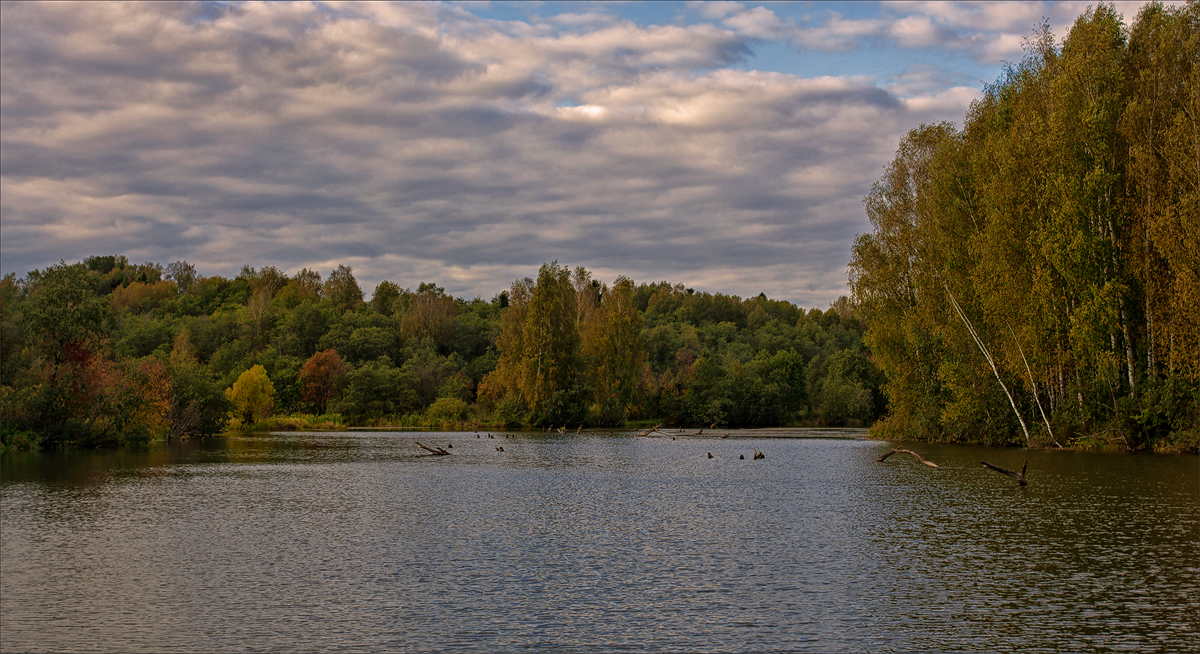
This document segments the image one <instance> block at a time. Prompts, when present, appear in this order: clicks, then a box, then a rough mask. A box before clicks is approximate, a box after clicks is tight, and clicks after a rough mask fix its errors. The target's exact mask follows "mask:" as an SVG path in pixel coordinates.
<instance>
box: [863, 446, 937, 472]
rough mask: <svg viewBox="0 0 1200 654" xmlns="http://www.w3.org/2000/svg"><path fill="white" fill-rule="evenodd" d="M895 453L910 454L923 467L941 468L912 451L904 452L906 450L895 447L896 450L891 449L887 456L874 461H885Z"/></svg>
mask: <svg viewBox="0 0 1200 654" xmlns="http://www.w3.org/2000/svg"><path fill="white" fill-rule="evenodd" d="M897 453H899V454H911V455H913V456H915V457H917V460H918V461H920V462H921V463H924V464H925V465H927V466H929V467H930V468H940V467H941V466H939V465H938V464H936V463H934V462H933V461H929V460H927V459H925V458H922V457H921V455H920V454H917V453H916V452H914V451H912V450H906V449H903V448H899V447H897V448H895V449H893V450H892V451H891V452H888V453H887V454H884V455H883V456H881V457H879V458H878V459H875V460H876V461H883V460H886V459H887V458H888V457H889V456H891V455H893V454H897Z"/></svg>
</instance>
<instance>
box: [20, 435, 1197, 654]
mask: <svg viewBox="0 0 1200 654" xmlns="http://www.w3.org/2000/svg"><path fill="white" fill-rule="evenodd" d="M846 435H847V434H846V433H836V432H811V431H794V432H787V431H780V430H768V431H754V432H734V433H733V435H732V436H731V437H729V438H727V439H722V438H719V437H718V438H710V437H708V436H707V435H705V436H700V437H696V436H694V435H690V436H689V435H678V436H676V437H675V438H671V437H661V436H659V437H646V438H637V437H632V436H625V437H619V436H616V437H608V436H599V435H591V436H589V435H586V434H585V435H581V436H575V435H568V436H559V435H557V434H555V435H553V436H550V435H545V434H531V433H524V434H513V435H511V437H509V436H507V435H498V436H497V438H494V439H488V438H487V435H486V432H484V433H483V435H482V437H481V438H476V436H475V434H474V433H428V432H425V433H419V434H418V433H394V432H355V433H319V434H315V433H314V434H310V433H288V434H277V435H245V436H238V435H231V436H230V437H229V438H225V439H213V440H209V441H204V442H189V443H184V444H176V443H173V444H169V445H167V444H159V445H157V446H154V447H151V448H150V449H148V450H145V451H120V452H112V451H107V452H90V451H73V452H52V453H41V454H38V453H29V452H6V453H4V454H3V455H0V493H2V494H0V540H2V550H0V650H2V651H4V652H6V653H7V652H24V651H32V652H38V651H54V652H61V651H89V652H90V651H102V652H209V651H213V652H227V651H239V652H246V651H249V652H254V651H283V650H288V651H306V652H307V651H371V652H376V651H388V650H392V651H395V650H402V651H450V652H455V651H464V652H465V651H488V652H493V651H514V650H521V651H556V652H557V651H566V652H587V651H619V650H633V651H731V652H745V651H820V652H868V651H869V652H880V651H905V652H908V651H954V650H972V651H980V650H986V651H1017V650H1019V651H1023V652H1031V651H1073V652H1092V651H1096V652H1099V651H1130V652H1156V651H1162V652H1180V651H1189V650H1190V651H1195V650H1197V649H1200V464H1198V461H1200V459H1197V457H1195V456H1150V455H1147V456H1134V455H1125V454H1096V453H1082V452H1054V451H1029V452H1025V451H1022V450H1018V449H1001V448H985V447H967V446H934V445H922V444H910V445H909V446H908V447H910V448H911V449H914V450H916V451H918V452H920V453H921V454H922V456H924V457H926V458H928V459H931V460H933V461H935V462H937V463H939V464H940V465H941V466H942V467H941V468H940V469H936V470H935V469H932V468H928V467H925V466H923V465H920V464H919V463H918V462H917V461H916V460H915V459H914V458H913V457H911V456H908V455H895V456H893V457H891V458H890V459H888V460H887V461H885V462H882V463H881V462H877V461H876V458H877V457H878V456H879V455H880V454H882V453H884V452H886V451H887V450H888V449H889V447H890V446H889V445H888V444H885V443H879V442H873V441H867V440H859V439H854V438H844V436H846ZM851 435H852V434H851ZM785 436H825V437H824V438H786V437H785ZM830 436H833V437H830ZM838 436H842V437H841V438H839V437H838ZM416 441H420V442H422V443H425V444H426V445H431V446H437V447H444V448H448V451H450V452H452V453H453V454H452V455H451V456H430V455H428V454H427V453H426V452H424V451H422V450H421V449H420V448H418V447H417V446H416V445H415V442H416ZM451 445H452V449H451V448H450V446H451ZM497 447H503V448H504V451H503V452H500V451H498V450H497V449H496V448H497ZM754 449H757V450H759V451H762V452H764V453H765V454H766V458H765V459H762V460H754V459H753V458H752V454H753V451H754ZM710 452H711V453H712V455H713V458H711V459H710V458H708V453H710ZM739 455H744V456H745V458H744V459H739V458H738V457H739ZM1026 458H1027V459H1028V460H1029V473H1028V475H1029V480H1030V481H1029V485H1028V486H1025V487H1020V486H1018V485H1017V484H1016V482H1015V481H1014V480H1012V479H1010V478H1008V477H1005V476H1003V475H1000V474H997V473H995V472H992V471H989V470H987V469H984V468H983V467H982V466H980V463H979V462H980V461H981V460H984V461H988V462H989V463H993V464H996V465H1000V466H1003V467H1006V468H1010V469H1020V467H1021V462H1022V460H1024V459H1026Z"/></svg>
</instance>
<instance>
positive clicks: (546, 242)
mask: <svg viewBox="0 0 1200 654" xmlns="http://www.w3.org/2000/svg"><path fill="white" fill-rule="evenodd" d="M1140 4H1141V3H1117V6H1118V10H1119V11H1121V12H1122V13H1123V14H1124V15H1125V18H1126V22H1127V23H1129V22H1132V21H1133V18H1134V17H1135V16H1136V13H1137V9H1138V7H1139V6H1140ZM1086 6H1087V3H1071V2H1062V3H1041V2H1033V3H996V4H988V3H907V2H899V3H885V4H875V3H784V4H775V3H737V2H710V3H704V4H693V3H656V4H606V3H594V4H590V3H569V4H557V3H519V4H506V3H491V4H477V3H471V4H456V3H448V4H400V5H387V4H365V5H355V4H344V3H340V2H331V3H295V4H241V3H206V4H175V3H154V4H115V3H95V2H93V3H84V4H65V3H39V4H23V3H10V2H4V3H2V4H0V67H2V71H0V73H2V78H0V231H2V234H0V267H2V269H3V272H4V273H10V272H15V273H17V275H18V276H21V275H24V274H25V273H26V272H27V271H29V270H31V269H33V268H41V267H45V266H47V265H51V264H53V263H56V262H58V261H59V260H60V259H66V260H67V261H68V262H70V261H77V260H79V259H82V258H83V257H86V256H88V255H92V254H125V255H127V256H128V257H129V258H130V259H131V260H132V261H134V262H143V261H154V262H158V263H162V264H166V263H169V262H171V261H176V260H180V259H184V260H187V261H189V262H190V263H193V264H195V265H196V267H197V269H198V271H199V272H200V273H201V274H206V275H214V274H220V275H227V276H232V275H234V274H236V273H237V271H238V270H239V269H240V268H241V267H242V266H243V265H244V264H251V265H254V266H256V267H257V266H263V265H274V266H277V267H279V268H281V269H283V270H284V271H285V272H287V273H289V274H294V273H295V272H296V271H297V270H299V269H300V268H302V267H308V268H314V269H317V270H320V271H321V273H322V274H323V275H328V273H329V271H330V270H331V269H333V268H334V267H336V266H337V265H338V264H340V263H344V264H347V265H349V266H351V267H353V269H354V272H355V275H356V276H357V277H358V279H359V281H360V283H361V285H362V286H363V287H364V290H366V291H367V293H368V296H369V295H370V291H371V289H373V288H374V286H375V284H376V283H378V282H379V281H380V280H383V279H390V280H392V281H395V282H396V283H398V284H400V285H401V286H403V287H410V288H415V287H416V286H417V284H418V283H419V282H421V281H431V282H435V283H437V284H438V285H441V286H444V287H445V288H446V290H447V292H450V293H453V294H455V295H458V296H466V297H474V296H477V295H478V296H481V297H483V298H485V299H488V298H491V297H492V296H493V295H495V294H496V293H498V292H499V291H501V290H503V289H504V288H507V286H508V285H509V284H510V283H511V282H512V280H514V279H517V278H520V277H525V276H535V275H536V273H537V268H538V266H540V265H541V264H542V263H545V262H549V261H552V260H558V261H559V262H560V263H563V264H566V265H569V266H572V267H573V266H578V265H582V266H584V267H586V268H588V269H589V270H591V271H592V272H593V273H594V274H595V276H596V277H597V278H599V279H602V280H604V281H608V282H611V281H612V280H613V279H614V278H616V276H617V275H622V274H623V275H626V276H629V277H632V278H633V279H634V280H635V281H638V282H647V281H648V282H653V281H661V280H667V281H671V282H682V283H684V284H686V285H688V286H691V287H695V288H697V289H702V290H707V291H713V292H723V293H731V294H738V295H742V296H750V295H756V294H758V293H759V292H760V291H764V292H766V294H767V295H768V296H770V297H772V298H778V299H787V300H791V301H793V302H796V303H798V304H800V305H801V306H804V307H825V306H827V305H828V304H829V303H830V302H831V301H833V300H834V299H836V298H837V297H838V296H839V295H842V294H845V293H847V287H846V263H847V261H848V260H849V257H850V248H851V245H852V244H853V241H854V237H855V235H856V234H858V233H861V232H864V231H867V230H869V228H870V224H869V222H868V221H867V219H866V216H865V214H864V212H863V207H862V198H863V196H864V195H866V193H867V192H868V191H869V190H870V187H871V184H872V183H873V182H874V181H875V180H877V179H878V178H879V177H880V175H881V173H882V171H883V168H884V166H885V165H887V163H888V162H889V161H890V160H891V158H892V156H893V154H894V152H895V150H896V147H897V144H898V141H899V139H900V137H901V136H902V135H903V134H904V133H905V132H906V131H908V130H909V129H912V128H914V127H916V126H917V125H919V124H920V123H922V122H933V121H941V120H950V121H953V122H955V123H956V124H957V125H959V126H961V124H962V120H963V116H964V114H965V113H966V111H967V109H968V108H969V106H970V103H971V101H972V100H974V99H976V98H978V97H979V95H980V89H981V88H982V87H983V85H984V84H986V83H990V82H993V81H995V79H996V78H997V77H998V76H999V75H1000V73H1001V71H1002V69H1003V64H1004V62H1016V61H1018V60H1020V58H1021V56H1022V50H1021V44H1022V40H1023V39H1024V38H1025V37H1026V36H1028V35H1029V34H1031V33H1032V31H1033V30H1034V29H1035V28H1036V27H1037V26H1038V24H1039V23H1040V21H1041V20H1042V18H1043V17H1045V18H1046V19H1048V20H1049V21H1050V24H1051V27H1052V28H1053V29H1054V30H1055V33H1056V34H1058V35H1059V36H1060V37H1061V36H1062V35H1064V34H1065V33H1066V31H1067V30H1068V29H1069V28H1070V25H1071V23H1072V22H1073V21H1074V20H1075V17H1076V16H1078V15H1079V14H1080V13H1081V12H1082V11H1083V10H1084V9H1085V8H1086Z"/></svg>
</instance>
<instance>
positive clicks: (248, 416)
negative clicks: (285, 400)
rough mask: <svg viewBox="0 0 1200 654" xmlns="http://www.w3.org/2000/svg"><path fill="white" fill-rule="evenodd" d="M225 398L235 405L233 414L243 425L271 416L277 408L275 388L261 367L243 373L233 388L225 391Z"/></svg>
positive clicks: (256, 366)
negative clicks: (272, 410)
mask: <svg viewBox="0 0 1200 654" xmlns="http://www.w3.org/2000/svg"><path fill="white" fill-rule="evenodd" d="M225 397H226V398H228V399H229V402H230V403H231V404H233V414H234V415H235V416H236V417H238V418H239V419H241V421H242V424H243V425H252V424H254V422H255V421H256V420H261V419H263V418H265V417H267V416H268V415H270V414H271V409H272V408H273V407H274V406H275V386H274V385H273V384H271V379H270V378H269V377H267V371H266V369H265V368H263V367H262V366H261V365H255V366H254V367H253V368H251V369H249V370H247V371H246V372H243V373H242V375H241V376H240V377H238V380H237V381H236V382H234V384H233V386H230V387H229V388H227V389H225Z"/></svg>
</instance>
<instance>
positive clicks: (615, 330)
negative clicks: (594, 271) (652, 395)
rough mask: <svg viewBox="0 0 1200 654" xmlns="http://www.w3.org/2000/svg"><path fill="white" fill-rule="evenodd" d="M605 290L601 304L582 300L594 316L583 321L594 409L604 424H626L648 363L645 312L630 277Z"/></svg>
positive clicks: (619, 280)
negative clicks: (640, 309) (637, 302)
mask: <svg viewBox="0 0 1200 654" xmlns="http://www.w3.org/2000/svg"><path fill="white" fill-rule="evenodd" d="M580 270H582V269H580ZM588 290H589V289H586V288H585V292H587V291H588ZM604 291H605V292H604V294H603V296H602V297H601V298H600V301H599V306H596V307H592V305H591V302H590V301H589V302H586V303H584V304H583V306H587V307H588V312H589V313H590V314H591V317H590V319H589V320H588V321H587V322H586V323H585V324H584V329H583V345H582V348H583V353H584V355H585V357H586V358H587V361H588V363H589V364H590V375H589V377H590V379H591V385H592V398H593V399H592V401H593V406H594V407H595V408H594V411H595V413H596V414H597V416H598V417H599V420H600V421H601V422H602V423H603V424H623V423H624V422H625V414H626V410H627V408H628V407H629V405H630V404H632V403H633V402H634V394H635V392H636V390H637V382H638V379H639V378H640V377H641V372H642V366H643V365H645V348H644V346H643V344H642V316H641V314H640V313H639V312H638V310H637V307H636V306H635V305H634V302H633V296H634V284H633V281H632V280H630V279H629V278H628V277H618V278H617V281H616V282H614V283H613V287H612V288H611V289H604Z"/></svg>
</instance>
